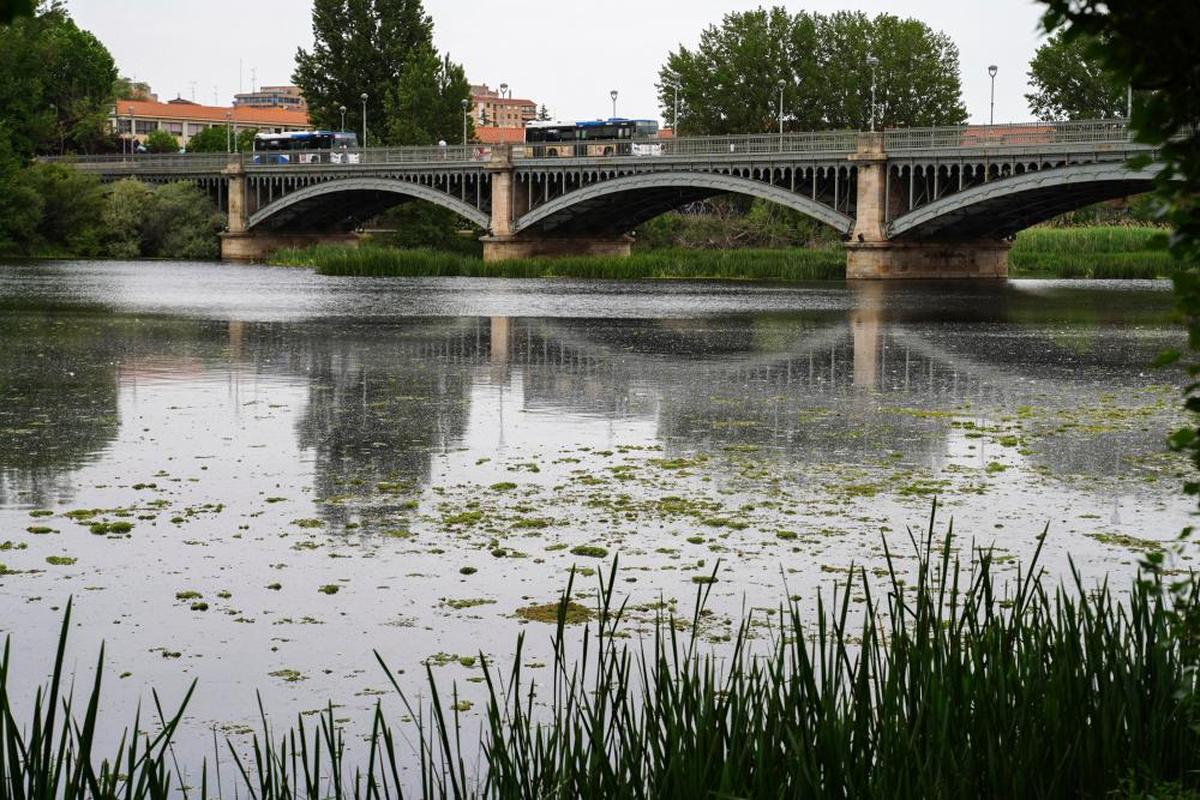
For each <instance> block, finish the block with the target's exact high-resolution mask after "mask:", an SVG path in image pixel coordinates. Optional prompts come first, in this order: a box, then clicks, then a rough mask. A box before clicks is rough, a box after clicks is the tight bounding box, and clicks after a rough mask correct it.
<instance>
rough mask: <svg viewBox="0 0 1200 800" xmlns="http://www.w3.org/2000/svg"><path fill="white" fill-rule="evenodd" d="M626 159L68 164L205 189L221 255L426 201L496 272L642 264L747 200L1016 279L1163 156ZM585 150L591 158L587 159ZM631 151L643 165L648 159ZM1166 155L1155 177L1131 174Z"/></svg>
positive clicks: (1008, 148)
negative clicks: (573, 259)
mask: <svg viewBox="0 0 1200 800" xmlns="http://www.w3.org/2000/svg"><path fill="white" fill-rule="evenodd" d="M623 144H632V145H635V146H633V147H630V148H629V151H628V152H629V153H630V154H620V152H618V153H616V154H613V153H611V152H608V153H606V152H605V151H606V150H608V151H611V150H613V149H618V150H619V151H620V150H624V149H625V148H624V147H621V148H614V147H613V146H611V145H604V144H599V143H593V144H589V145H587V146H586V148H584V147H575V146H567V147H563V146H562V145H560V144H544V145H529V144H527V145H511V146H502V147H485V146H475V145H468V146H446V147H401V148H370V149H362V150H355V151H350V152H342V153H336V154H335V155H336V158H334V159H332V160H331V158H330V153H329V151H324V152H320V151H316V152H312V153H297V154H293V156H294V157H295V161H296V162H298V163H290V164H262V163H255V159H254V157H253V156H252V155H249V154H247V155H239V154H233V155H227V154H224V153H221V154H194V155H186V154H181V155H166V156H161V155H136V156H125V157H122V156H104V157H79V158H70V159H68V160H69V161H70V162H71V163H73V164H74V165H75V166H76V167H78V168H79V169H81V170H84V171H87V172H91V173H95V174H97V175H99V176H100V177H101V178H102V179H104V180H119V179H122V178H130V177H132V178H137V179H139V180H143V181H148V182H167V181H177V180H189V181H194V182H196V183H197V184H199V185H200V186H202V187H204V188H206V189H207V190H208V191H210V192H211V193H212V195H213V196H214V197H215V198H216V199H217V201H218V203H219V205H220V206H221V208H222V210H223V211H225V212H227V214H228V220H229V222H228V230H227V232H226V233H225V234H224V237H223V244H222V253H223V255H224V257H226V258H228V259H231V260H253V259H257V258H261V257H263V256H264V255H266V254H267V253H269V252H270V251H271V250H272V249H275V248H278V247H282V246H289V245H296V244H302V243H306V242H311V241H320V240H327V239H337V238H345V239H354V238H356V237H355V236H354V234H353V232H354V231H355V230H358V229H360V228H361V227H362V226H363V225H364V224H365V223H366V222H367V221H369V220H370V219H372V218H373V217H375V216H377V215H378V214H379V213H381V212H382V211H384V210H386V209H387V208H390V207H392V206H394V205H397V204H399V203H403V202H407V201H411V200H423V201H426V202H430V203H433V204H435V205H438V206H441V207H443V208H447V209H450V210H451V211H453V212H455V213H456V214H458V215H459V216H460V217H462V218H463V219H464V220H465V221H467V222H468V223H470V224H471V225H472V226H474V227H476V228H478V229H480V230H482V231H485V232H486V233H485V235H484V236H483V237H482V239H483V242H484V256H485V259H487V260H500V259H504V258H514V257H524V256H537V255H565V254H585V253H591V254H628V253H629V251H630V247H631V243H632V238H631V237H630V236H629V232H630V231H632V230H633V229H634V228H636V227H637V226H638V225H639V224H641V223H642V222H645V221H647V220H649V219H651V218H653V217H655V216H657V215H659V214H662V213H664V212H667V211H670V210H672V209H675V208H679V207H680V206H683V205H686V204H688V203H691V202H695V201H698V200H703V199H705V198H707V197H711V196H713V195H717V194H725V193H733V194H741V195H746V196H750V197H756V198H762V199H764V200H768V201H770V202H773V203H777V204H779V205H782V206H785V207H787V208H792V209H795V210H796V211H799V212H801V213H803V214H805V215H807V216H809V217H812V218H813V219H816V220H819V221H821V222H823V223H825V224H826V225H829V226H831V227H833V228H834V229H835V230H837V231H838V232H839V233H841V234H842V235H843V237H844V238H845V240H846V242H847V252H848V255H847V274H848V276H849V277H851V278H928V277H939V278H945V277H975V278H998V277H1004V276H1005V275H1006V274H1007V270H1008V250H1009V247H1010V245H1011V238H1012V237H1013V236H1014V235H1015V234H1016V233H1017V232H1018V231H1020V230H1022V229H1023V228H1026V227H1029V226H1030V225H1034V224H1036V223H1038V222H1042V221H1044V220H1047V219H1049V218H1051V217H1054V216H1056V215H1058V214H1062V213H1064V212H1067V211H1071V210H1074V209H1077V208H1080V207H1083V206H1086V205H1090V204H1092V203H1096V202H1099V201H1102V200H1108V199H1113V198H1118V197H1124V196H1128V195H1131V194H1136V193H1139V192H1143V191H1146V190H1148V189H1149V188H1151V183H1152V181H1153V179H1154V177H1155V175H1157V173H1158V171H1159V165H1158V164H1157V161H1156V159H1155V156H1156V155H1157V154H1156V151H1155V150H1153V149H1152V148H1150V147H1147V146H1145V145H1140V144H1137V143H1135V142H1133V141H1131V139H1130V135H1129V130H1128V126H1127V124H1126V122H1125V121H1124V120H1102V121H1087V122H1063V123H1022V124H1019V125H996V126H981V127H951V128H927V129H898V130H889V131H885V132H880V133H861V132H855V131H825V132H814V133H787V134H784V135H782V136H779V135H751V136H729V137H681V138H678V139H662V140H645V141H638V142H633V143H623ZM577 150H578V151H579V152H576V151H577ZM632 153H639V154H638V155H634V154H632ZM1143 154H1146V155H1149V156H1150V157H1151V159H1150V164H1149V165H1148V166H1145V167H1133V166H1130V164H1129V160H1130V159H1131V158H1132V157H1133V156H1137V155H1143Z"/></svg>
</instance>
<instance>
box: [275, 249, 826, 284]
mask: <svg viewBox="0 0 1200 800" xmlns="http://www.w3.org/2000/svg"><path fill="white" fill-rule="evenodd" d="M271 263H273V264H280V265H285V266H305V267H314V268H315V269H316V270H317V271H318V272H320V273H321V274H323V275H357V276H366V275H373V276H391V277H421V278H425V277H434V276H459V277H501V278H589V279H590V278H615V279H622V280H635V279H643V278H696V279H704V278H710V279H742V280H779V281H805V280H832V279H837V278H841V277H842V276H843V275H844V274H845V254H844V253H843V252H842V250H841V248H840V247H839V248H828V249H819V250H818V249H799V248H798V249H793V250H651V251H646V252H635V253H634V254H633V255H632V256H630V257H628V258H618V257H610V256H581V257H571V258H525V259H514V260H511V261H499V262H494V263H485V262H484V261H483V260H482V259H480V258H476V257H474V256H469V255H462V254H458V253H448V252H442V251H436V250H400V249H393V248H387V247H379V246H377V245H371V244H366V245H363V246H362V247H359V248H357V249H351V248H345V247H337V246H323V245H319V246H316V247H311V248H307V249H304V250H281V251H279V252H278V253H276V254H275V255H274V256H273V257H272V259H271Z"/></svg>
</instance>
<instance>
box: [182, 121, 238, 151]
mask: <svg viewBox="0 0 1200 800" xmlns="http://www.w3.org/2000/svg"><path fill="white" fill-rule="evenodd" d="M231 140H232V132H231V131H229V130H227V129H226V128H225V126H224V125H219V126H214V127H211V128H205V129H204V130H202V131H200V132H199V133H197V134H194V135H193V136H192V138H190V139H188V143H187V151H188V152H189V153H225V152H228V151H229V147H230V144H231V143H232V142H231Z"/></svg>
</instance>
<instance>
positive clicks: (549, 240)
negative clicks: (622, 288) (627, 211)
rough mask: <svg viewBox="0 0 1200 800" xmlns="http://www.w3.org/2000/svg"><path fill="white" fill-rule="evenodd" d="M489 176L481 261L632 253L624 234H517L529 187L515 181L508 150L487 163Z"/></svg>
mask: <svg viewBox="0 0 1200 800" xmlns="http://www.w3.org/2000/svg"><path fill="white" fill-rule="evenodd" d="M488 172H489V173H490V174H491V177H492V181H491V182H492V208H491V214H492V219H491V226H490V229H489V231H488V234H487V235H486V236H484V237H483V238H482V241H483V260H484V261H486V262H495V261H508V260H511V259H516V258H535V257H540V256H546V257H554V256H560V257H561V256H618V257H623V256H628V255H630V254H631V253H632V252H633V238H632V237H631V236H628V235H626V234H621V235H618V236H597V235H594V234H592V235H589V234H576V235H557V236H556V235H552V234H550V235H547V234H539V233H537V232H532V231H531V232H527V233H524V234H522V233H518V231H517V228H516V224H517V221H518V220H519V219H520V218H521V216H522V211H521V209H527V208H528V207H529V206H530V197H529V194H530V191H531V189H530V186H529V184H528V183H526V182H524V181H521V180H518V178H517V164H516V163H515V162H514V161H513V153H512V148H511V147H497V148H495V149H494V150H493V151H492V157H491V160H490V161H489V162H488Z"/></svg>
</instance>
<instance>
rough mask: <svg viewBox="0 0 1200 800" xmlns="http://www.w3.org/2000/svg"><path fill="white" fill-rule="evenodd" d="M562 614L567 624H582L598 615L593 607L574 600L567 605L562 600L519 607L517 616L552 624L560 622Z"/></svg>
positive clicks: (530, 620)
mask: <svg viewBox="0 0 1200 800" xmlns="http://www.w3.org/2000/svg"><path fill="white" fill-rule="evenodd" d="M560 614H561V615H562V616H563V621H564V622H565V623H566V624H567V625H582V624H583V623H586V622H590V621H591V620H592V619H593V618H594V617H595V616H596V612H595V611H593V610H592V609H590V608H588V607H587V606H584V605H580V604H579V603H576V602H573V601H571V602H568V603H566V605H565V606H564V605H563V603H561V602H554V603H541V604H538V605H532V606H525V607H524V608H518V609H517V616H518V617H520V618H521V619H523V620H527V621H529V622H546V623H549V624H551V625H557V624H558V618H559V615H560Z"/></svg>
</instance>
